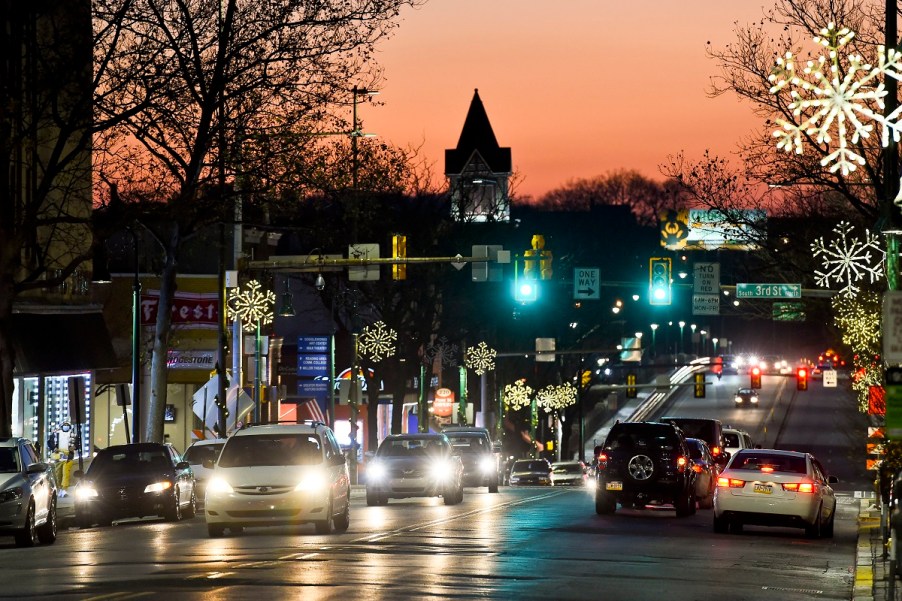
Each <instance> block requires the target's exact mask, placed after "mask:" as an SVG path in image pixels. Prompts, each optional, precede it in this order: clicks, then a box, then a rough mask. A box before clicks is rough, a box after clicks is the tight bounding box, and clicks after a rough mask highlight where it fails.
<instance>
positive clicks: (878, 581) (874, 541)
mask: <svg viewBox="0 0 902 601" xmlns="http://www.w3.org/2000/svg"><path fill="white" fill-rule="evenodd" d="M883 548H884V547H883V537H882V534H881V530H880V507H878V506H877V505H874V499H862V500H861V508H860V510H859V514H858V552H857V557H856V565H855V586H854V588H853V590H852V599H853V601H896V600H897V599H902V591H900V590H899V585H900V584H902V581H899V580H896V582H895V583H891V582H890V581H889V577H890V569H889V568H890V565H889V556H887V557H886V558H884V556H883ZM891 584H895V591H894V593H895V594H894V595H893V596H890V585H891ZM894 597H895V598H894Z"/></svg>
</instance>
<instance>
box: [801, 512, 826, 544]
mask: <svg viewBox="0 0 902 601" xmlns="http://www.w3.org/2000/svg"><path fill="white" fill-rule="evenodd" d="M822 510H823V508H822V507H818V509H817V515H816V516H815V518H814V523H813V524H809V525H807V526H805V536H807V537H808V538H820V537H821V511H822Z"/></svg>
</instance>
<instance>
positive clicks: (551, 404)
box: [536, 382, 577, 413]
mask: <svg viewBox="0 0 902 601" xmlns="http://www.w3.org/2000/svg"><path fill="white" fill-rule="evenodd" d="M576 396H577V393H576V388H575V387H574V386H573V385H572V384H570V383H569V382H565V383H564V384H561V385H560V386H555V385H554V384H551V385H549V386H546V387H545V388H543V389H541V390H540V391H539V392H538V393H537V394H536V404H537V405H538V406H539V407H541V408H543V409H544V410H545V413H551V412H552V411H560V410H562V409H566V408H567V407H569V406H570V405H572V404H574V403H575V402H576Z"/></svg>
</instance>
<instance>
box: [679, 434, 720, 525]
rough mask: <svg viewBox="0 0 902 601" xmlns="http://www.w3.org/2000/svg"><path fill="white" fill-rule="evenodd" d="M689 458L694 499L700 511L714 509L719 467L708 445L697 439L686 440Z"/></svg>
mask: <svg viewBox="0 0 902 601" xmlns="http://www.w3.org/2000/svg"><path fill="white" fill-rule="evenodd" d="M686 446H687V447H688V448H689V458H690V459H692V471H694V472H695V474H696V475H695V498H696V500H697V501H698V506H699V507H701V508H702V509H711V508H712V507H714V491H715V490H717V477H718V476H719V475H720V466H719V465H717V462H716V461H715V460H714V457H713V456H712V455H711V451H710V449H708V444H707V443H706V442H705V441H704V440H701V439H698V438H687V439H686Z"/></svg>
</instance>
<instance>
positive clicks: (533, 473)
mask: <svg viewBox="0 0 902 601" xmlns="http://www.w3.org/2000/svg"><path fill="white" fill-rule="evenodd" d="M508 481H509V482H510V485H511V486H530V485H532V486H550V485H551V464H550V463H549V462H548V460H547V459H517V460H516V461H514V463H513V465H511V472H510V478H509V479H508Z"/></svg>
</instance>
